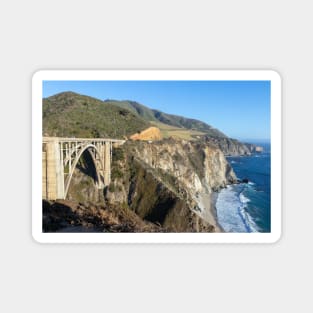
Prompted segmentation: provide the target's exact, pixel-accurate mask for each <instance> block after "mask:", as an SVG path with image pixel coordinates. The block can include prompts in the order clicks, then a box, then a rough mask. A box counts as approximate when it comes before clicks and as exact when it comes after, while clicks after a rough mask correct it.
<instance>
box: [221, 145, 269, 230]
mask: <svg viewBox="0 0 313 313" xmlns="http://www.w3.org/2000/svg"><path fill="white" fill-rule="evenodd" d="M258 145H261V146H263V148H264V150H263V153H259V154H253V155H252V156H241V157H227V160H228V162H229V163H230V164H231V166H232V168H233V169H234V172H235V173H236V175H237V178H238V179H241V180H242V179H244V178H247V179H248V180H249V183H245V184H238V185H232V186H228V187H227V188H226V189H223V190H222V191H221V192H220V193H219V196H218V198H217V202H216V210H217V218H218V222H219V224H220V225H221V226H222V228H223V229H224V230H225V231H226V232H270V231H271V154H270V145H269V144H260V143H258Z"/></svg>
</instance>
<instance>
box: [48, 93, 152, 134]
mask: <svg viewBox="0 0 313 313" xmlns="http://www.w3.org/2000/svg"><path fill="white" fill-rule="evenodd" d="M42 111H43V135H45V136H59V137H76V138H78V137H82V138H88V137H89V138H90V137H93V138H99V137H102V138H105V137H111V138H123V137H124V136H130V135H132V134H134V133H136V132H138V131H141V130H143V129H146V128H148V127H149V126H150V123H149V122H147V121H146V120H144V119H143V118H142V117H140V115H138V114H136V113H134V112H132V111H130V110H128V109H124V108H122V107H119V106H116V105H113V104H111V103H109V102H107V101H101V100H98V99H95V98H92V97H88V96H83V95H80V94H77V93H74V92H63V93H60V94H57V95H54V96H51V97H49V98H45V99H43V110H42Z"/></svg>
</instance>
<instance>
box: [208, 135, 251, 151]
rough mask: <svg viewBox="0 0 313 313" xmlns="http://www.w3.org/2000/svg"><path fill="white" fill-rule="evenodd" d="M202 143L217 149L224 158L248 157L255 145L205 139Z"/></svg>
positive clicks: (222, 139)
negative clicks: (221, 152)
mask: <svg viewBox="0 0 313 313" xmlns="http://www.w3.org/2000/svg"><path fill="white" fill-rule="evenodd" d="M204 141H205V142H206V143H210V144H212V145H214V146H215V147H217V148H219V149H220V150H221V151H223V153H224V154H225V155H226V156H230V155H231V156H238V155H250V154H251V153H252V152H254V151H255V145H253V144H245V143H242V142H240V141H238V140H236V139H232V138H212V137H205V139H204Z"/></svg>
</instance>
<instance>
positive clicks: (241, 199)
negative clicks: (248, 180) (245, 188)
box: [216, 186, 258, 233]
mask: <svg viewBox="0 0 313 313" xmlns="http://www.w3.org/2000/svg"><path fill="white" fill-rule="evenodd" d="M248 201H250V200H249V199H248V198H247V197H245V196H244V195H243V194H242V189H240V187H239V186H228V187H227V188H225V189H223V190H222V191H221V192H220V193H219V195H218V198H217V201H216V211H217V219H218V223H219V224H220V225H221V226H222V228H223V229H224V230H225V231H226V232H235V233H247V232H258V228H257V226H256V224H255V223H254V221H253V220H252V218H251V216H250V215H249V214H248V212H247V211H246V209H245V207H246V203H247V202H248Z"/></svg>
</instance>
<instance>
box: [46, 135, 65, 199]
mask: <svg viewBox="0 0 313 313" xmlns="http://www.w3.org/2000/svg"><path fill="white" fill-rule="evenodd" d="M45 146H46V151H45V164H46V171H45V176H46V177H45V178H46V184H45V191H46V198H47V199H48V200H56V199H63V198H64V179H63V177H64V169H63V165H62V162H61V149H60V144H59V142H58V140H51V141H48V142H47V143H46V145H45ZM43 170H44V169H43Z"/></svg>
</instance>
